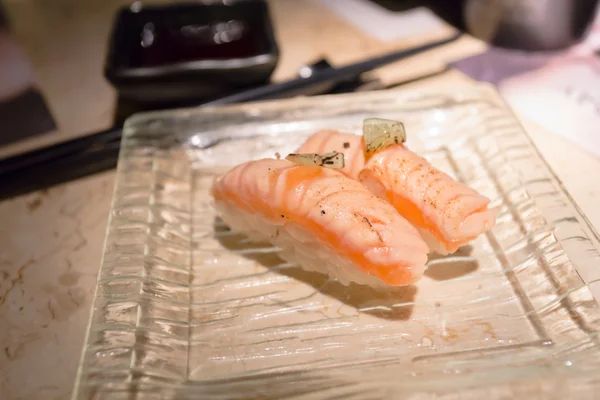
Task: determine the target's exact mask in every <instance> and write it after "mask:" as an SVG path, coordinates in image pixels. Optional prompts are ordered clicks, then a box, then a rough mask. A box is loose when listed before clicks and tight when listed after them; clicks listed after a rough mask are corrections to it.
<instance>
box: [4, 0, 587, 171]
mask: <svg viewBox="0 0 600 400" xmlns="http://www.w3.org/2000/svg"><path fill="white" fill-rule="evenodd" d="M181 3H182V2H181V1H165V0H162V1H160V0H159V1H157V0H151V1H143V2H140V1H137V2H131V1H129V2H128V1H123V0H106V1H102V2H98V1H92V0H78V1H75V0H53V1H44V0H4V1H3V3H2V4H3V7H2V8H0V68H1V71H2V74H1V75H0V132H1V134H0V146H1V147H0V158H3V159H6V158H7V157H9V156H14V155H16V154H22V153H26V152H28V151H31V150H32V149H36V148H40V147H45V146H48V145H50V144H54V143H60V142H64V141H67V140H69V139H72V138H75V137H80V136H85V135H88V134H92V133H96V132H100V131H103V130H106V129H109V128H113V127H115V126H116V127H119V126H121V125H122V123H123V121H124V120H125V119H126V118H127V117H128V116H129V115H131V114H132V113H134V112H136V111H140V110H146V109H160V108H170V107H181V106H190V105H200V104H202V103H203V102H206V101H210V100H215V99H218V98H219V97H222V96H225V95H228V94H232V93H235V92H237V91H240V90H243V89H248V88H250V87H256V86H261V85H264V84H267V83H268V82H269V81H271V82H277V81H283V80H287V79H291V78H294V75H296V76H298V75H297V73H299V72H300V70H301V69H302V67H304V66H307V65H308V66H315V67H316V68H321V69H322V68H326V67H330V66H340V65H345V64H348V63H352V62H359V61H361V60H364V59H367V58H369V57H373V56H376V55H381V54H385V53H386V52H389V51H392V50H394V49H398V48H403V47H407V46H409V45H410V44H411V41H412V42H415V43H416V42H419V41H423V40H424V39H426V38H429V39H432V40H433V39H441V38H443V37H444V36H448V34H449V33H450V32H452V31H454V30H458V31H462V32H466V33H468V34H471V35H472V37H474V38H477V39H480V40H481V41H482V42H484V43H486V44H490V45H492V47H489V48H488V47H483V46H481V45H478V44H471V45H470V46H469V48H468V49H466V50H465V49H462V50H461V51H457V52H455V53H453V54H447V55H446V56H445V57H444V59H443V60H441V61H440V62H437V63H436V61H435V60H433V61H432V62H431V63H430V64H429V65H427V64H424V65H423V68H422V69H421V71H420V72H421V74H420V75H422V76H427V75H428V74H430V73H436V72H439V70H440V68H442V67H444V68H453V69H454V70H459V71H461V72H462V73H464V74H466V75H469V76H470V77H472V78H474V79H477V80H483V81H488V82H492V83H494V84H497V85H499V86H502V82H503V81H504V80H506V79H508V78H509V77H511V76H513V75H520V74H522V73H524V72H527V71H530V70H535V69H539V68H541V67H542V66H544V65H547V64H549V63H550V61H552V60H553V58H554V57H556V56H562V55H564V54H572V53H573V52H579V53H577V55H578V56H589V59H590V60H591V61H586V62H592V63H593V62H594V60H592V59H593V58H597V57H593V56H592V55H593V53H594V51H595V50H596V48H595V43H594V40H596V41H597V39H596V36H597V33H596V35H594V34H593V33H594V30H596V31H597V29H598V28H597V25H596V27H594V23H595V16H596V9H597V3H598V1H597V0H552V1H546V0H538V1H531V0H314V1H308V2H306V1H293V0H274V1H270V2H266V3H268V6H269V11H267V13H268V14H267V16H261V15H260V13H261V12H263V11H261V10H260V7H256V6H255V7H246V8H243V7H235V6H231V4H229V9H230V10H229V11H227V12H224V11H223V10H217V11H208V9H209V7H207V6H206V4H208V3H213V4H215V3H217V4H218V3H264V2H260V1H254V0H250V1H248V0H246V1H244V0H241V1H239V0H238V1H228V2H227V1H226V2H223V1H206V0H205V1H188V2H184V3H185V4H186V7H187V8H185V7H184V8H181V7H179V8H178V5H181ZM153 7H154V8H153ZM321 8H325V9H327V10H328V11H329V12H330V13H331V15H330V16H328V18H333V19H335V20H336V24H334V25H331V24H330V25H331V28H327V27H323V26H319V22H320V20H322V19H324V18H323V17H322V16H321V15H320V14H321V13H320V12H319V9H321ZM234 9H235V10H236V11H233V10H234ZM211 13H212V14H211ZM228 13H230V14H228ZM182 16H183V17H182ZM182 18H183V19H182ZM261 18H263V19H262V20H261ZM223 21H242V23H244V24H246V25H247V27H246V28H247V30H246V31H244V33H240V32H242V31H241V30H240V29H239V27H238V28H236V27H235V26H234V25H231V24H230V25H231V26H229V27H226V28H224V29H225V30H227V32H225V31H223V32H225V33H223V32H221V34H225V35H229V37H228V39H227V40H228V42H223V43H216V42H214V40H213V41H211V43H210V44H207V43H208V42H206V38H207V37H208V36H206V32H208V31H206V32H205V33H201V32H200V31H198V27H199V26H201V25H203V26H204V28H206V29H209V30H210V29H213V30H214V29H220V28H218V24H219V23H222V22H223ZM265 23H266V24H269V25H271V27H270V30H272V32H273V35H274V37H273V39H272V40H273V41H274V42H275V44H269V43H268V42H269V38H268V37H267V36H268V35H267V34H265V33H264V32H261V30H260V28H259V29H256V27H257V26H258V27H260V26H261V25H260V24H265ZM338 23H339V24H338ZM161 24H162V25H161ZM211 24H212V25H211ZM150 26H151V27H152V28H151V29H150V28H149V27H150ZM215 27H216V28H215ZM250 28H252V29H254V31H252V30H250ZM160 29H163V31H160ZM186 29H187V31H186ZM194 29H196V31H194ZM236 29H238V32H237V33H236V31H235V30H236ZM323 29H325V30H323ZM174 30H175V31H177V32H178V33H177V34H173V32H174ZM349 30H352V31H353V33H352V34H351V35H348V31H349ZM186 32H187V33H186ZM191 32H194V33H191ZM236 34H237V35H238V36H239V37H237V38H235V35H236ZM144 35H145V36H144ZM169 35H170V36H169ZM186 35H187V36H186ZM194 35H195V36H194ZM203 35H204V36H203ZM210 35H213V36H214V32H212V33H210ZM210 35H209V36H210ZM249 35H250V36H251V35H257V36H256V37H250V36H249ZM261 35H263V36H261ZM265 35H267V36H265ZM345 36H347V38H346V37H345ZM144 37H145V39H144ZM323 38H326V40H327V42H328V43H339V45H340V46H341V47H342V50H343V51H339V52H336V54H327V53H328V51H327V50H326V47H327V46H326V45H324V44H323ZM211 40H212V39H211ZM203 41H204V42H203ZM202 43H204V44H202ZM236 43H237V44H236ZM473 43H475V42H473ZM132 46H133V47H132ZM203 46H204V47H203ZM236 46H237V47H236ZM252 46H255V48H252ZM261 46H262V47H264V48H261ZM265 46H266V47H265ZM269 46H271V48H269ZM586 46H587V47H586ZM176 48H177V49H178V50H177V51H175V50H174V49H176ZM582 48H585V49H584V50H582ZM210 49H213V50H214V49H220V50H217V51H221V52H222V54H220V55H215V54H216V53H215V54H213V55H211V54H210V51H212V50H210ZM223 49H224V53H223ZM371 49H372V50H371ZM486 50H487V51H486ZM586 50H587V52H586ZM244 51H249V53H248V54H244ZM253 51H254V52H258V53H256V54H259V53H260V52H263V53H266V55H269V52H271V54H270V56H272V58H271V59H270V60H268V61H266V62H262V61H261V62H256V60H254V61H253V62H256V64H253V65H254V68H253V69H252V68H249V67H247V68H245V69H243V70H242V69H240V68H238V67H235V68H229V69H228V70H227V72H224V71H225V70H223V69H221V71H220V73H215V72H214V71H212V72H210V71H209V72H208V73H207V72H206V67H201V68H199V69H197V70H194V67H190V65H193V63H194V62H195V63H198V61H201V60H202V59H204V61H205V62H206V59H210V58H211V57H213V58H214V57H217V58H218V59H219V60H220V61H221V62H225V61H226V59H227V58H228V57H229V58H230V59H231V58H240V57H241V58H244V57H246V58H252V57H254V58H256V57H255V56H256V54H254V53H252V52H253ZM161 52H162V53H161ZM228 52H229V53H228ZM251 53H252V54H251ZM329 53H331V52H329ZM161 54H162V55H161ZM478 54H480V55H481V54H483V57H479V58H476V59H471V58H470V56H473V55H478ZM165 55H168V56H169V57H170V58H169V57H167V58H164V57H165ZM262 56H265V54H263V55H262ZM136 57H137V59H136V60H134V58H136ZM152 57H154V58H152ZM157 57H158V58H157ZM160 57H163V59H159V58H160ZM263 61H264V60H263ZM136 63H137V64H136ZM144 63H147V65H143V64H144ZM440 63H441V64H443V65H442V66H440ZM186 65H187V66H186ZM169 68H171V70H169ZM177 68H180V69H179V70H177ZM219 68H221V67H219ZM209 69H210V68H209ZM234 70H235V71H237V72H233V71H234ZM389 70H391V68H388V71H389ZM290 71H293V72H295V73H296V74H291V73H290ZM380 72H381V71H379V70H378V71H377V73H378V74H379V75H381V73H380ZM383 74H384V75H385V69H384V72H383ZM225 76H226V77H225ZM419 77H420V76H419V74H414V73H412V74H411V73H407V74H405V75H403V74H402V72H401V71H399V69H398V68H396V72H395V76H394V77H393V79H392V78H391V77H384V78H381V76H378V77H377V82H376V83H373V82H372V83H371V85H370V86H368V87H367V88H368V89H369V90H373V89H381V88H385V87H388V86H390V85H393V84H402V82H403V81H404V80H410V79H418V78H419ZM355 78H356V79H359V78H361V77H360V76H356V77H355ZM361 79H362V78H361ZM381 79H383V83H382V82H381ZM394 79H395V80H397V81H398V82H391V81H390V80H394ZM363 80H364V79H363ZM224 81H227V82H226V84H223V82H224ZM208 82H210V85H206V84H207V83H208ZM217 82H218V84H217ZM354 83H355V85H350V86H348V85H346V87H345V88H342V89H341V90H340V89H339V88H335V89H337V90H335V89H333V90H332V88H328V90H323V88H321V89H320V90H317V91H316V92H315V91H314V90H313V92H306V93H308V94H318V93H323V92H343V91H354V90H357V88H358V87H360V86H361V85H358V86H357V84H356V83H357V82H354ZM362 83H364V82H362ZM207 87H210V88H211V90H210V91H208V92H207V90H205V89H206V88H207ZM313 89H314V88H313ZM363 89H364V88H363ZM306 93H305V94H306ZM109 164H110V163H109ZM1 172H3V170H2V169H0V173H1Z"/></svg>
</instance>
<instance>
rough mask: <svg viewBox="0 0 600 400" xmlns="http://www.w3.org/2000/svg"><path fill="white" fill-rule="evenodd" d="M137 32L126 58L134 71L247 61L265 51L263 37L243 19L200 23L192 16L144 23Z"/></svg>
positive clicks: (264, 39)
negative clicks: (194, 63)
mask: <svg viewBox="0 0 600 400" xmlns="http://www.w3.org/2000/svg"><path fill="white" fill-rule="evenodd" d="M186 19H187V21H186ZM139 31H140V32H139V35H137V39H138V43H136V44H132V49H131V50H132V52H131V56H130V57H131V58H130V64H129V66H130V67H134V68H135V67H149V66H159V65H168V64H176V63H181V62H190V61H198V60H228V59H232V58H248V57H254V56H258V55H260V54H263V53H264V52H265V51H266V50H267V49H266V46H265V42H266V38H265V37H264V35H262V34H261V32H260V30H257V29H256V26H253V25H252V24H251V23H249V22H248V21H246V20H243V19H231V20H221V21H209V22H204V21H196V20H195V18H193V16H192V17H191V18H190V17H188V18H178V19H175V20H166V21H160V20H158V21H146V22H145V23H144V24H143V25H142V26H141V27H140V28H139ZM132 39H133V38H132Z"/></svg>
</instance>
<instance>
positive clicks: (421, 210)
mask: <svg viewBox="0 0 600 400" xmlns="http://www.w3.org/2000/svg"><path fill="white" fill-rule="evenodd" d="M358 179H359V181H360V182H361V183H362V184H363V185H365V186H366V187H367V188H368V189H369V190H370V191H371V192H372V193H374V194H376V195H377V196H378V197H380V198H382V199H386V200H387V201H389V202H390V203H391V204H392V205H393V206H394V208H396V210H398V212H399V213H400V214H401V215H402V216H403V217H404V218H406V219H407V220H408V221H410V222H411V223H412V224H413V225H414V226H415V227H417V228H418V229H419V232H420V233H421V236H422V237H423V239H424V240H425V242H426V243H427V245H428V246H429V248H430V249H431V250H433V251H435V252H437V253H439V254H450V253H454V252H455V251H456V250H458V248H459V247H460V246H462V245H464V244H466V243H467V242H469V241H471V240H473V239H475V238H476V237H477V236H479V235H481V234H482V233H484V232H486V231H488V230H490V229H492V228H493V227H494V225H495V223H496V219H495V215H494V213H493V212H492V210H490V209H488V204H489V203H490V200H489V199H488V198H487V197H485V196H483V195H481V194H479V193H478V192H477V191H476V190H475V189H472V188H470V187H468V186H466V185H464V184H462V183H460V182H457V181H455V180H454V179H453V178H452V177H450V176H449V175H447V174H445V173H444V172H442V171H440V170H438V169H436V168H434V167H433V166H432V165H430V164H429V162H427V160H425V159H424V158H422V157H420V156H419V155H417V154H416V153H414V152H412V151H410V150H409V149H408V148H406V146H404V145H403V144H395V145H392V146H389V147H387V148H385V149H382V150H380V151H378V152H376V153H375V154H374V155H373V156H372V157H371V158H370V159H369V160H368V161H367V163H366V165H365V168H364V169H363V170H362V171H361V172H360V174H359V176H358Z"/></svg>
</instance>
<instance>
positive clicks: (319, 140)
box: [297, 130, 365, 179]
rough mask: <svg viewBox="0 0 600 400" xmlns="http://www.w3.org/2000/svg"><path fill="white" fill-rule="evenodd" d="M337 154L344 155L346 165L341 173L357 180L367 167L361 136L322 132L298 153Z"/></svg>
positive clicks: (317, 133) (307, 142)
mask: <svg viewBox="0 0 600 400" xmlns="http://www.w3.org/2000/svg"><path fill="white" fill-rule="evenodd" d="M333 151H335V152H337V153H341V154H343V155H344V160H345V165H344V168H341V169H340V170H339V171H340V172H342V173H343V174H345V175H346V176H348V177H350V178H352V179H357V178H358V173H359V172H360V171H361V170H362V169H363V167H364V166H365V155H364V142H363V139H362V137H361V136H358V135H352V134H348V133H341V132H338V131H334V130H322V131H319V132H316V133H315V134H313V135H311V136H310V137H309V138H308V139H307V140H306V141H305V142H304V143H303V144H302V145H301V146H300V147H299V148H298V151H297V153H328V152H333Z"/></svg>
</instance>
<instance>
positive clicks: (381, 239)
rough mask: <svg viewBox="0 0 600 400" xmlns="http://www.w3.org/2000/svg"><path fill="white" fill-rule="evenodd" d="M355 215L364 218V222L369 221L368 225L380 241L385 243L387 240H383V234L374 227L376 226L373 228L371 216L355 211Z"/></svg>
mask: <svg viewBox="0 0 600 400" xmlns="http://www.w3.org/2000/svg"><path fill="white" fill-rule="evenodd" d="M353 215H354V216H355V217H356V218H360V219H362V220H363V221H364V222H366V223H367V225H369V228H371V230H372V231H373V232H374V233H375V234H376V235H377V239H379V241H380V242H381V243H385V241H384V240H383V237H382V236H381V233H380V232H379V231H378V230H377V229H374V228H373V224H372V223H371V221H369V218H367V217H365V216H363V215H358V214H356V213H353Z"/></svg>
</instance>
